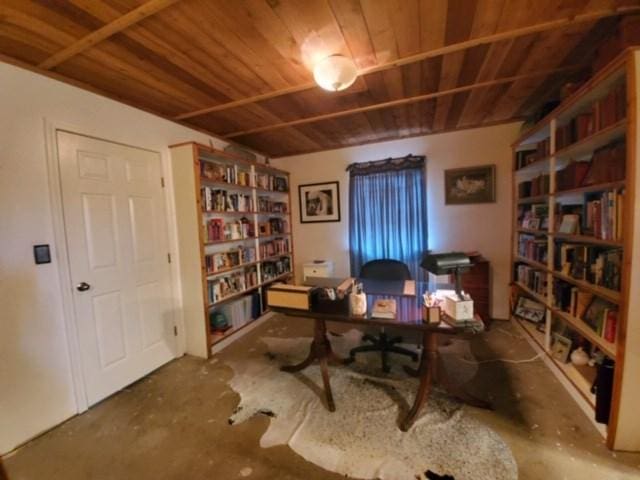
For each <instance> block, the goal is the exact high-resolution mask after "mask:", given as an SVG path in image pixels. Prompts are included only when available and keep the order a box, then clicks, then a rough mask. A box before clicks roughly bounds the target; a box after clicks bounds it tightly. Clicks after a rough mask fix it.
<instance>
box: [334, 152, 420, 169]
mask: <svg viewBox="0 0 640 480" xmlns="http://www.w3.org/2000/svg"><path fill="white" fill-rule="evenodd" d="M425 158H426V157H425V155H414V154H413V153H410V154H408V155H405V156H404V157H388V158H383V159H381V160H370V161H367V162H353V163H350V164H349V165H348V166H347V168H346V170H347V172H349V171H351V170H353V169H356V168H357V169H366V168H367V167H378V166H379V167H381V166H383V165H389V164H393V163H397V164H401V163H402V162H403V161H407V162H415V161H418V162H419V161H421V160H422V161H424V160H425ZM418 162H415V163H418Z"/></svg>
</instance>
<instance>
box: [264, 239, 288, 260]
mask: <svg viewBox="0 0 640 480" xmlns="http://www.w3.org/2000/svg"><path fill="white" fill-rule="evenodd" d="M290 251H291V249H290V246H289V238H286V237H285V238H274V239H273V240H270V241H268V242H262V243H260V258H262V259H264V258H269V257H273V256H276V255H283V254H288V253H290Z"/></svg>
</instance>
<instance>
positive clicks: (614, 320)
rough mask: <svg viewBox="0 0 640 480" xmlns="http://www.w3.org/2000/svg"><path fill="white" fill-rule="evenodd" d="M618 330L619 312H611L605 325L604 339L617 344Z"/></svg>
mask: <svg viewBox="0 0 640 480" xmlns="http://www.w3.org/2000/svg"><path fill="white" fill-rule="evenodd" d="M617 329H618V312H616V311H615V310H609V312H608V314H607V319H606V323H605V330H604V339H605V340H606V341H607V342H611V343H615V341H616V332H617Z"/></svg>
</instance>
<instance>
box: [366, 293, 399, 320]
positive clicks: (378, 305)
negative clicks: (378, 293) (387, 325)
mask: <svg viewBox="0 0 640 480" xmlns="http://www.w3.org/2000/svg"><path fill="white" fill-rule="evenodd" d="M396 309H397V306H396V301H395V299H393V298H378V299H377V300H376V301H375V302H374V304H373V307H372V308H371V317H373V318H390V319H394V318H396Z"/></svg>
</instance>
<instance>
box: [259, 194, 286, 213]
mask: <svg viewBox="0 0 640 480" xmlns="http://www.w3.org/2000/svg"><path fill="white" fill-rule="evenodd" d="M258 210H259V211H260V212H264V213H287V212H288V211H289V205H288V204H287V202H274V201H273V200H271V199H270V198H269V197H264V196H259V197H258Z"/></svg>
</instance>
